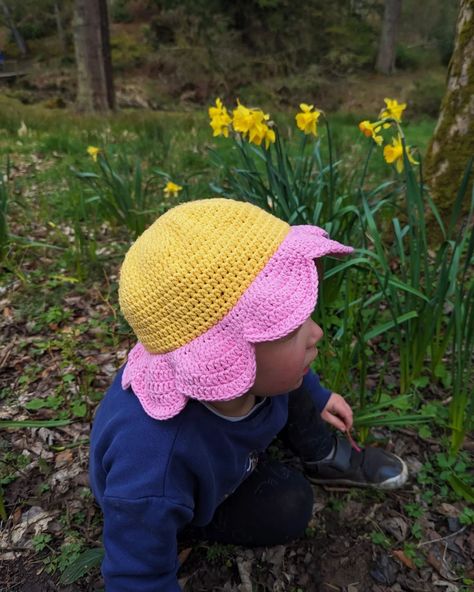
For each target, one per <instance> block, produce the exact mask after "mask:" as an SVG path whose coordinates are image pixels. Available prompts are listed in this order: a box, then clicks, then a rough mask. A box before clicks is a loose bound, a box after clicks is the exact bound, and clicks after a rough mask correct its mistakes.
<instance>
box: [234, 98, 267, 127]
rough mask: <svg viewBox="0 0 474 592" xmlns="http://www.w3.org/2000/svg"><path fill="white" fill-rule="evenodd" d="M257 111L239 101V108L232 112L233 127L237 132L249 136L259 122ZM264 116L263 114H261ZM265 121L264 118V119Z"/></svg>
mask: <svg viewBox="0 0 474 592" xmlns="http://www.w3.org/2000/svg"><path fill="white" fill-rule="evenodd" d="M255 113H256V112H255V110H254V109H249V108H248V107H245V106H244V105H242V103H241V102H240V101H239V100H238V99H237V108H236V109H234V110H233V112H232V126H233V128H234V130H235V131H236V132H239V133H241V134H247V133H248V132H249V131H250V129H251V128H252V127H254V126H255V124H256V123H257V122H258V117H257V118H256V116H255ZM261 113H262V115H263V112H261ZM262 119H263V118H262Z"/></svg>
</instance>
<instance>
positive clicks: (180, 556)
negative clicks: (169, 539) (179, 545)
mask: <svg viewBox="0 0 474 592" xmlns="http://www.w3.org/2000/svg"><path fill="white" fill-rule="evenodd" d="M192 550H193V548H192V547H186V549H183V550H182V551H180V552H179V553H178V560H179V564H180V565H183V563H184V562H185V561H186V559H187V558H188V557H189V555H190V554H191V551H192Z"/></svg>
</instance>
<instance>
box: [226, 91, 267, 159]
mask: <svg viewBox="0 0 474 592" xmlns="http://www.w3.org/2000/svg"><path fill="white" fill-rule="evenodd" d="M232 116H233V119H232V126H233V128H234V130H235V131H236V132H238V133H240V134H242V135H243V136H244V137H248V141H249V142H251V143H252V144H255V145H256V146H260V145H261V144H262V142H265V148H267V149H268V148H269V147H270V144H273V143H274V142H275V139H276V135H275V131H274V130H273V129H271V127H270V125H271V122H270V121H269V120H270V115H269V114H268V113H264V112H263V111H262V110H261V109H249V108H248V107H245V105H242V104H241V103H240V101H237V108H236V109H234V111H233V112H232ZM269 123H270V125H269Z"/></svg>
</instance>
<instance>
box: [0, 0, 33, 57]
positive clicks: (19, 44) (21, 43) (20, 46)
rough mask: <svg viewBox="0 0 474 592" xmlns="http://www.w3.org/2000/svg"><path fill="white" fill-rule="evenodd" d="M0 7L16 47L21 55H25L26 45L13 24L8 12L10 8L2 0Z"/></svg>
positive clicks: (0, 0) (26, 52) (26, 51)
mask: <svg viewBox="0 0 474 592" xmlns="http://www.w3.org/2000/svg"><path fill="white" fill-rule="evenodd" d="M0 7H1V8H2V11H3V14H4V17H5V25H6V26H7V27H8V28H9V29H10V32H11V34H12V37H13V39H14V41H15V43H16V46H17V47H18V50H19V52H20V53H21V55H22V56H26V55H27V54H28V47H27V45H26V42H25V40H24V39H23V36H22V35H21V33H20V31H19V30H18V29H17V28H16V26H15V23H14V21H13V18H12V15H11V13H10V9H9V8H8V6H7V5H6V4H5V2H3V0H0Z"/></svg>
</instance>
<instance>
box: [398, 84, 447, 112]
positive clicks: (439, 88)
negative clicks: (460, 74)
mask: <svg viewBox="0 0 474 592" xmlns="http://www.w3.org/2000/svg"><path fill="white" fill-rule="evenodd" d="M445 87H446V82H445V80H444V75H440V76H438V75H434V74H427V75H425V76H421V77H420V79H419V80H417V81H415V84H414V87H413V88H412V89H411V90H410V92H409V94H408V97H407V100H408V102H409V104H410V107H412V109H413V113H414V114H416V115H418V116H420V117H421V116H423V117H426V116H429V117H438V115H439V108H440V106H441V101H442V100H443V96H444V91H445Z"/></svg>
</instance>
